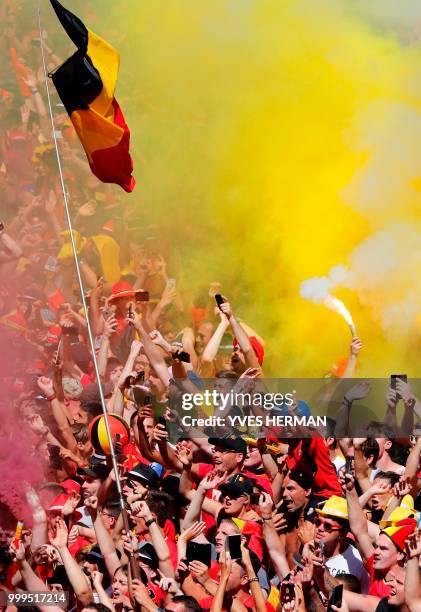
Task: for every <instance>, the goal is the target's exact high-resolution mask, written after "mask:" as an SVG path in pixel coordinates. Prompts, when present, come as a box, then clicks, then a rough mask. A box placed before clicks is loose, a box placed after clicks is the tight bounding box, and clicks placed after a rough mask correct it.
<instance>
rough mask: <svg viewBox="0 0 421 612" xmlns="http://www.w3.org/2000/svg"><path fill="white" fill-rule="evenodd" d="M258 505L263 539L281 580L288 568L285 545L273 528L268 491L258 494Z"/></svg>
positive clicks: (287, 572)
mask: <svg viewBox="0 0 421 612" xmlns="http://www.w3.org/2000/svg"><path fill="white" fill-rule="evenodd" d="M259 507H260V510H261V511H262V519H263V539H264V541H265V543H266V547H267V549H268V552H269V556H270V560H271V561H272V564H273V567H274V570H275V572H276V574H277V576H278V578H279V579H280V580H283V579H284V578H285V576H286V575H287V574H289V572H290V569H289V565H288V561H287V558H286V555H285V546H284V545H283V543H282V542H281V539H280V537H279V535H278V533H277V531H276V529H275V525H274V524H273V520H272V510H273V502H272V499H271V497H270V495H269V494H268V493H262V495H261V496H260V501H259Z"/></svg>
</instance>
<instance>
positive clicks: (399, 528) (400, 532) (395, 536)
mask: <svg viewBox="0 0 421 612" xmlns="http://www.w3.org/2000/svg"><path fill="white" fill-rule="evenodd" d="M416 526H417V521H416V520H415V519H413V518H406V519H402V520H401V521H398V522H397V523H395V524H394V525H391V526H390V527H386V529H383V531H382V533H384V534H386V535H387V536H389V538H390V539H391V540H392V542H393V544H394V545H395V546H396V548H397V549H398V550H399V551H400V552H405V550H406V544H405V540H406V539H407V538H408V537H409V536H410V535H411V533H413V532H414V531H415V529H416Z"/></svg>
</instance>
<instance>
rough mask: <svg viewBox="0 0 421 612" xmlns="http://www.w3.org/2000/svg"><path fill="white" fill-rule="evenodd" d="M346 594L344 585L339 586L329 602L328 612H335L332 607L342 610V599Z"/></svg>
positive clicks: (334, 590) (335, 588)
mask: <svg viewBox="0 0 421 612" xmlns="http://www.w3.org/2000/svg"><path fill="white" fill-rule="evenodd" d="M343 592H344V585H343V584H337V585H336V586H335V587H334V589H333V591H332V593H331V594H330V597H329V602H328V604H327V612H333V611H332V606H335V607H336V608H340V607H341V606H342V597H343Z"/></svg>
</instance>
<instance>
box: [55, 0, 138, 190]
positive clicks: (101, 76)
mask: <svg viewBox="0 0 421 612" xmlns="http://www.w3.org/2000/svg"><path fill="white" fill-rule="evenodd" d="M50 2H51V4H52V6H53V9H54V11H55V13H56V15H57V17H58V18H59V20H60V23H61V25H62V26H63V28H64V29H65V31H66V33H67V35H68V36H69V38H70V39H71V40H72V42H73V43H74V44H75V45H76V47H77V51H76V52H75V53H74V54H73V55H72V56H71V57H69V59H67V60H66V61H65V62H64V64H63V65H62V66H60V67H59V68H58V69H57V70H56V71H55V72H53V73H52V74H51V78H52V80H53V83H54V85H55V87H56V89H57V93H58V95H59V96H60V98H61V101H62V102H63V104H64V107H65V108H66V111H67V112H68V114H69V116H70V118H71V120H72V123H73V125H74V127H75V129H76V132H77V134H78V136H79V139H80V141H81V143H82V145H83V148H84V149H85V152H86V155H87V158H88V161H89V165H90V167H91V170H92V172H93V173H94V174H95V176H96V177H97V178H98V179H99V180H100V181H103V182H104V183H117V184H118V185H120V186H121V187H122V188H123V189H124V190H125V191H128V192H130V191H133V189H134V186H135V180H134V178H133V176H132V172H133V161H132V158H131V156H130V152H129V148H130V131H129V128H128V127H127V124H126V122H125V120H124V116H123V113H122V112H121V109H120V107H119V105H118V103H117V100H116V99H115V97H114V92H115V87H116V83H117V77H118V69H119V65H120V56H119V54H118V52H117V51H116V50H115V49H114V48H113V47H112V46H111V45H110V44H109V43H108V42H106V41H105V40H103V39H102V38H100V37H99V36H97V35H96V34H94V33H93V32H92V31H91V30H89V29H88V28H87V27H86V26H85V25H84V24H83V23H82V21H81V20H80V19H79V18H78V17H76V16H75V15H73V13H71V12H70V11H68V10H67V9H65V8H64V7H63V6H62V5H61V4H60V2H58V0H50Z"/></svg>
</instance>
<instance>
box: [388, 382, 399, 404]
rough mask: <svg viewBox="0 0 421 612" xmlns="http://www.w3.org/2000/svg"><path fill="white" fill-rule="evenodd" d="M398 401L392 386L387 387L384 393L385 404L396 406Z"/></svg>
mask: <svg viewBox="0 0 421 612" xmlns="http://www.w3.org/2000/svg"><path fill="white" fill-rule="evenodd" d="M397 403H398V394H397V393H396V391H395V390H394V389H392V387H389V388H388V390H387V393H386V404H387V406H388V407H389V408H396V405H397Z"/></svg>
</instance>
